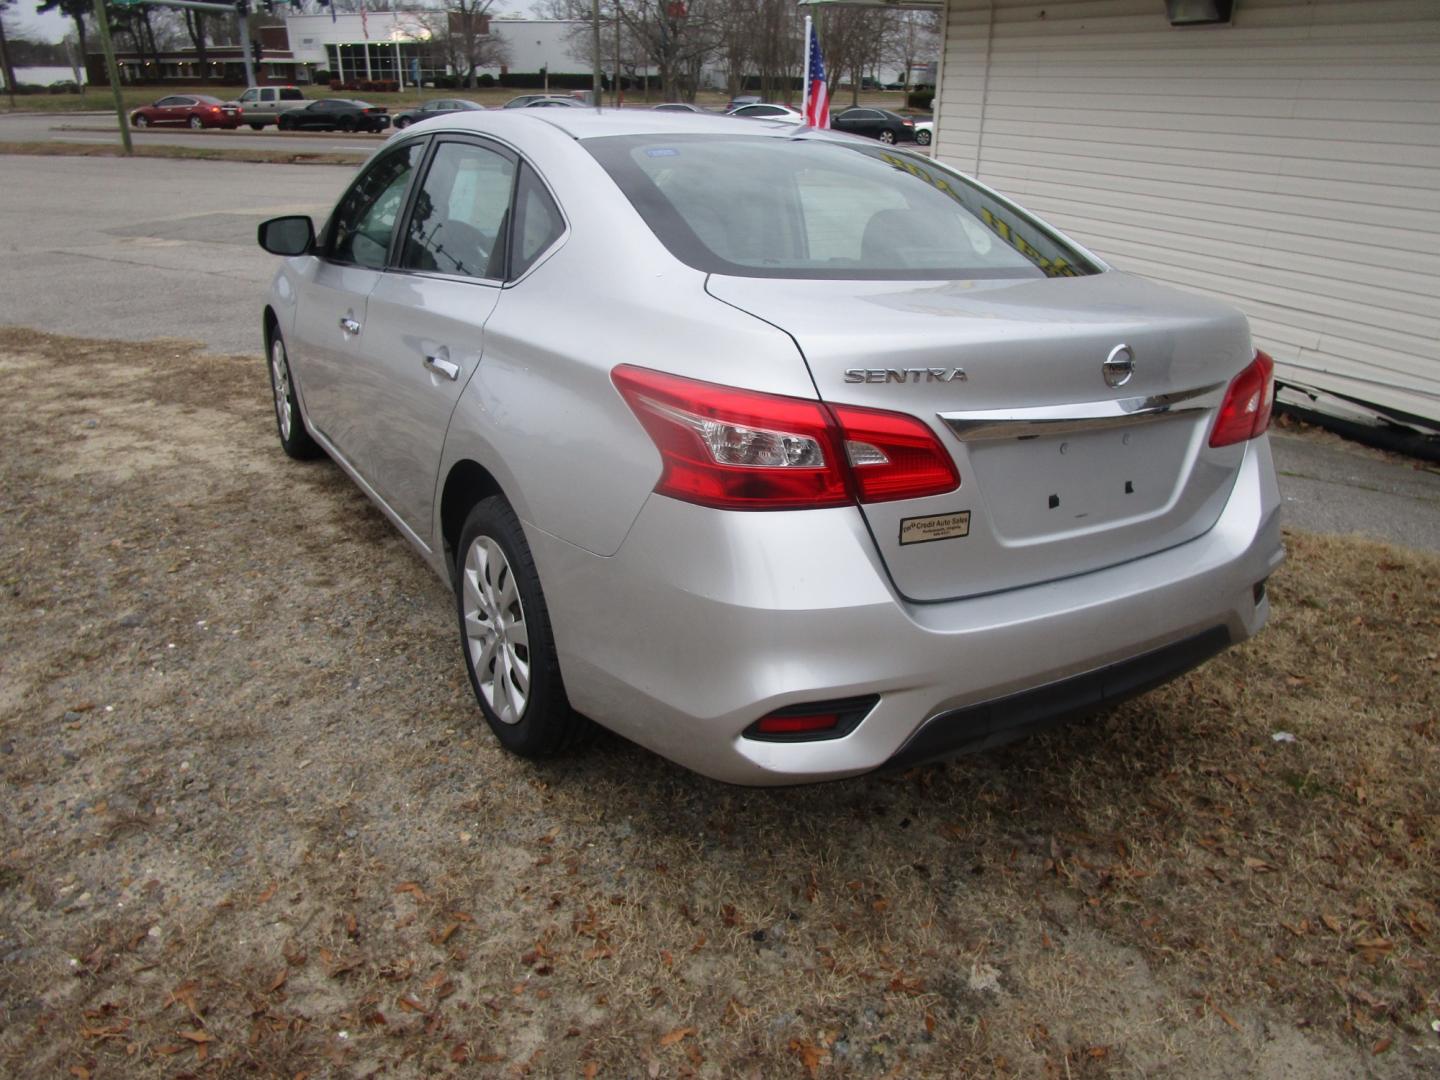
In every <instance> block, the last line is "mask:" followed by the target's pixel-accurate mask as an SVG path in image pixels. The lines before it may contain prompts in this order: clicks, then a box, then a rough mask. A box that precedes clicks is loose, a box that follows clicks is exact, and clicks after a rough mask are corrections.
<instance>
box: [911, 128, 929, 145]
mask: <svg viewBox="0 0 1440 1080" xmlns="http://www.w3.org/2000/svg"><path fill="white" fill-rule="evenodd" d="M915 141H916V142H917V143H919V144H920V145H921V146H929V145H930V132H928V131H917V132H916V133H915Z"/></svg>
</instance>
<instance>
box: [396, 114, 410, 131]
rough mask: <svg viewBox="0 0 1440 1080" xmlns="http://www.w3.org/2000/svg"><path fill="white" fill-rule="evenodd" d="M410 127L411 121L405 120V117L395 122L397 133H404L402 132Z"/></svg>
mask: <svg viewBox="0 0 1440 1080" xmlns="http://www.w3.org/2000/svg"><path fill="white" fill-rule="evenodd" d="M409 126H410V121H409V120H407V119H405V117H403V116H402V117H401V118H400V119H399V120H396V121H395V130H396V131H402V130H404V129H405V128H407V127H409Z"/></svg>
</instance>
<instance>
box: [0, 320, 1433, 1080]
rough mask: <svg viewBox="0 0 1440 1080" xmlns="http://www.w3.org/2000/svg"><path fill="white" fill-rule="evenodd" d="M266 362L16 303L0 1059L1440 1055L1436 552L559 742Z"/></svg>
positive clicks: (173, 1068)
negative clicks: (1118, 648)
mask: <svg viewBox="0 0 1440 1080" xmlns="http://www.w3.org/2000/svg"><path fill="white" fill-rule="evenodd" d="M267 392H268V391H267V387H266V384H265V377H264V372H263V366H262V364H261V362H260V361H259V359H258V358H243V357H242V358H217V357H213V356H208V355H204V354H201V353H198V352H197V351H196V350H195V349H193V348H192V347H190V346H188V345H184V344H182V343H173V342H160V343H149V344H145V345H133V344H125V343H118V342H90V341H77V340H74V339H62V338H55V337H48V336H45V335H37V334H32V333H29V332H27V331H19V330H11V331H0V394H3V396H4V398H5V399H6V400H7V401H8V402H9V403H10V408H9V410H7V437H6V439H5V441H4V443H3V445H0V541H3V542H0V587H3V589H4V596H5V603H4V604H3V606H0V639H3V642H4V646H5V647H4V650H3V654H0V676H3V677H0V769H3V779H4V786H3V788H0V821H3V824H0V851H3V858H0V1069H3V1070H4V1071H5V1072H6V1073H8V1074H9V1075H15V1076H55V1075H64V1074H66V1072H67V1070H68V1071H70V1072H73V1073H74V1074H75V1075H85V1076H96V1077H100V1076H106V1075H124V1076H127V1077H128V1076H136V1077H149V1076H155V1077H160V1076H174V1075H177V1074H184V1075H199V1076H206V1077H210V1076H239V1075H262V1076H286V1077H294V1076H296V1075H298V1074H302V1073H304V1074H308V1075H311V1076H330V1075H333V1076H362V1075H370V1074H371V1073H373V1072H377V1071H380V1072H386V1073H387V1074H391V1075H422V1074H423V1075H429V1074H432V1073H446V1072H450V1073H453V1074H455V1075H481V1076H521V1075H537V1076H540V1075H543V1076H587V1075H595V1074H598V1075H600V1076H611V1075H615V1076H635V1075H649V1076H681V1075H698V1076H726V1077H728V1076H747V1077H748V1076H760V1077H767V1078H768V1077H783V1076H807V1075H809V1076H823V1077H829V1076H836V1077H859V1076H880V1075H891V1076H906V1077H908V1076H953V1075H958V1074H962V1073H966V1072H979V1073H983V1074H987V1075H1033V1076H1057V1077H1064V1076H1106V1075H1125V1074H1135V1073H1144V1074H1157V1073H1158V1074H1169V1075H1184V1076H1207V1077H1209V1076H1214V1077H1221V1076H1234V1075H1244V1074H1251V1075H1277V1076H1278V1075H1303V1076H1307V1077H1311V1076H1353V1075H1361V1074H1365V1073H1374V1074H1377V1075H1386V1076H1405V1075H1422V1074H1425V1073H1427V1072H1429V1073H1431V1074H1433V1072H1434V1070H1435V1069H1436V1068H1437V1067H1440V1040H1437V1038H1436V1035H1435V1034H1434V1033H1432V1032H1431V1030H1430V1025H1431V1023H1432V1020H1434V1019H1435V1018H1437V1017H1440V955H1437V937H1436V933H1437V924H1440V913H1437V911H1436V906H1435V904H1436V897H1437V896H1440V869H1437V867H1440V833H1437V828H1440V826H1437V822H1440V795H1437V791H1440V731H1437V721H1436V717H1437V713H1440V701H1437V685H1440V680H1437V678H1436V675H1437V669H1440V661H1437V653H1440V607H1437V603H1436V599H1435V598H1436V596H1437V595H1440V559H1436V558H1435V557H1433V556H1429V555H1423V554H1418V553H1415V552H1410V551H1402V550H1397V549H1394V548H1390V547H1386V546H1384V545H1380V544H1376V543H1372V542H1368V541H1362V540H1354V539H1344V538H1335V537H1320V536H1311V535H1291V536H1289V538H1288V544H1289V548H1290V553H1291V558H1290V561H1289V562H1288V563H1287V564H1286V566H1285V567H1284V569H1283V570H1282V571H1281V573H1279V574H1278V575H1277V576H1276V578H1275V579H1274V580H1273V582H1272V596H1273V599H1274V607H1275V614H1274V618H1273V622H1272V625H1271V626H1270V628H1269V629H1268V630H1267V631H1266V632H1265V634H1263V635H1262V636H1261V637H1260V638H1258V639H1257V640H1256V641H1254V642H1251V643H1249V644H1247V645H1245V646H1243V647H1240V648H1237V649H1234V650H1231V651H1230V652H1229V653H1227V654H1225V655H1224V656H1222V657H1220V658H1218V659H1217V660H1215V661H1213V662H1211V663H1210V664H1209V665H1207V666H1206V667H1204V668H1203V669H1201V670H1200V671H1199V672H1196V673H1194V674H1192V675H1190V676H1189V677H1187V678H1185V679H1183V680H1181V681H1180V682H1178V683H1176V684H1174V685H1172V686H1170V687H1167V688H1165V689H1163V690H1161V691H1159V692H1156V693H1154V694H1151V695H1149V696H1148V697H1146V698H1144V699H1142V700H1140V701H1137V702H1133V703H1131V704H1129V705H1127V706H1125V707H1123V708H1121V709H1119V710H1118V711H1116V712H1114V713H1112V714H1110V715H1108V716H1105V717H1102V718H1100V719H1098V720H1096V721H1094V722H1091V723H1088V724H1084V725H1077V726H1073V727H1070V728H1066V729H1062V730H1059V731H1055V732H1053V733H1050V734H1047V735H1045V736H1042V737H1039V738H1034V739H1030V740H1027V741H1025V742H1023V743H1020V744H1016V745H1015V746H1013V747H1011V748H1008V749H1007V750H1005V751H1003V752H999V753H994V754H988V755H984V756H981V757H975V758H969V759H964V760H961V761H958V762H955V763H953V764H950V765H947V766H943V767H933V768H926V769H921V770H916V771H913V772H911V773H908V774H905V775H899V776H885V777H876V778H868V779H862V780H857V781H850V782H845V783H839V784H833V785H827V786H822V787H817V788H804V789H795V790H788V791H751V790H742V789H734V788H727V787H721V786H718V785H715V784H713V783H710V782H707V781H704V780H701V779H698V778H696V777H694V776H692V775H689V774H687V773H684V772H682V771H680V770H679V769H677V768H675V767H673V766H671V765H669V764H667V763H665V762H663V761H661V760H659V759H657V758H655V757H653V756H651V755H649V754H647V753H645V752H643V751H640V750H638V749H635V748H633V747H630V746H628V745H626V744H624V743H622V742H620V741H619V740H615V739H610V740H606V741H604V742H602V743H601V745H600V746H599V747H598V748H596V749H595V750H593V751H591V752H590V753H589V754H587V755H586V756H584V757H581V758H576V759H569V760H563V761H560V762H557V763H554V764H551V765H546V766H543V767H542V766H534V765H529V764H526V763H523V762H520V761H517V760H515V759H512V758H509V757H506V756H505V755H503V754H502V753H501V752H500V751H499V750H498V749H497V748H496V746H495V744H494V742H493V740H492V739H491V738H490V737H489V735H488V733H486V732H485V731H484V730H483V728H482V726H481V725H480V724H479V723H478V722H477V721H478V718H477V714H476V711H475V709H474V707H473V705H472V703H471V702H470V700H469V691H468V687H467V686H466V685H465V683H464V679H463V675H462V672H461V668H460V664H459V663H458V662H457V657H456V656H455V655H454V650H455V643H454V642H453V641H452V636H453V632H452V627H451V624H450V618H451V617H450V608H449V602H448V599H447V596H446V594H445V591H444V588H443V586H442V585H441V584H440V583H439V582H438V581H437V580H435V579H434V578H433V577H432V576H430V575H429V573H428V571H426V570H424V569H423V568H422V567H421V566H420V564H419V561H418V560H417V559H416V558H414V557H413V556H412V555H411V554H409V552H408V550H407V549H406V548H405V546H404V544H403V542H402V541H401V540H399V538H398V537H397V536H396V535H395V534H394V532H393V530H391V529H390V527H389V526H388V525H387V524H386V523H385V521H384V520H383V518H381V516H380V515H379V514H378V513H377V512H376V511H375V510H373V509H372V508H371V507H370V506H369V505H368V504H367V503H366V502H365V501H364V499H363V498H362V497H361V496H360V495H359V494H358V493H357V492H356V491H355V490H354V489H353V487H352V486H351V485H350V484H349V483H348V482H346V481H345V480H344V479H343V478H342V477H341V476H340V474H339V473H338V471H337V470H336V469H334V468H333V467H332V466H330V465H328V464H326V463H317V464H314V465H309V466H297V465H295V464H293V463H290V462H288V461H286V460H285V459H283V458H282V457H281V456H280V454H279V451H278V449H277V448H276V447H275V446H274V432H273V420H272V418H271V417H270V414H269V412H268V409H267V404H266V395H267ZM1280 731H1284V732H1289V733H1291V734H1293V735H1294V736H1295V741H1294V742H1276V741H1274V739H1273V738H1272V736H1273V734H1275V733H1276V732H1280ZM76 1070H79V1071H78V1072H77V1071H76Z"/></svg>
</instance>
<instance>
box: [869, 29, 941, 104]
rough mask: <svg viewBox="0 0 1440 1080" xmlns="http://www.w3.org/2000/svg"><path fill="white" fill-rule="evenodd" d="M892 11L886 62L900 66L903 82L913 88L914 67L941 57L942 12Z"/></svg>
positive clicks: (907, 86)
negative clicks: (912, 73) (911, 75)
mask: <svg viewBox="0 0 1440 1080" xmlns="http://www.w3.org/2000/svg"><path fill="white" fill-rule="evenodd" d="M890 14H891V17H890V26H889V29H888V31H887V33H886V35H885V56H884V57H882V62H884V63H893V64H896V65H897V66H898V67H899V68H900V82H902V83H904V85H905V89H906V90H909V89H910V72H911V69H912V68H914V67H916V66H917V65H918V64H920V63H922V62H929V61H931V60H935V59H938V57H939V55H940V14H939V12H935V11H895V12H891V13H890ZM882 81H883V80H882Z"/></svg>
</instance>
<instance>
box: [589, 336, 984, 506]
mask: <svg viewBox="0 0 1440 1080" xmlns="http://www.w3.org/2000/svg"><path fill="white" fill-rule="evenodd" d="M611 377H612V378H613V380H614V382H615V386H616V389H618V390H619V391H620V393H621V395H622V396H623V397H624V398H625V401H626V403H627V404H628V405H629V406H630V408H631V409H632V410H634V412H635V415H636V417H637V418H638V419H639V420H640V423H641V424H642V425H643V426H644V428H645V430H646V432H648V433H649V435H650V438H651V439H653V440H654V442H655V446H656V447H657V448H658V449H659V451H660V458H661V461H662V463H663V466H664V469H663V471H662V472H661V474H660V480H659V482H658V483H657V484H656V485H655V490H656V491H657V492H659V493H660V494H662V495H670V496H673V497H674V498H677V499H683V500H685V501H686V502H693V503H698V504H700V505H702V506H713V507H717V508H719V509H723V510H795V509H812V508H817V507H825V506H842V505H845V504H847V503H850V502H852V501H855V500H858V501H860V502H883V501H888V500H893V499H916V498H922V497H924V496H927V495H941V494H944V493H945V492H947V491H953V490H954V489H955V488H956V487H958V486H959V484H960V476H959V474H958V473H957V472H956V470H955V465H954V462H953V461H952V460H951V458H950V455H949V454H947V453H946V452H945V449H944V448H943V447H942V446H941V445H940V443H939V441H938V440H937V439H936V438H935V436H934V434H933V433H932V432H931V431H930V429H929V428H927V427H926V426H925V425H924V424H923V423H921V422H920V421H919V420H917V419H915V418H914V417H913V416H906V415H904V414H902V413H890V412H881V411H879V410H876V409H862V408H856V407H852V406H836V407H834V408H829V407H827V406H825V405H824V404H822V403H821V402H818V401H811V400H809V399H806V398H792V397H782V396H779V395H776V394H761V393H757V392H756V391H753V390H739V389H736V388H734V387H729V386H719V385H717V384H715V383H707V382H700V381H698V380H695V379H685V378H680V377H679V376H675V375H665V374H662V373H661V372H658V371H651V370H649V369H647V368H639V367H632V366H630V365H628V364H627V365H622V366H620V367H617V368H616V369H615V370H614V371H613V372H612V373H611Z"/></svg>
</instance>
